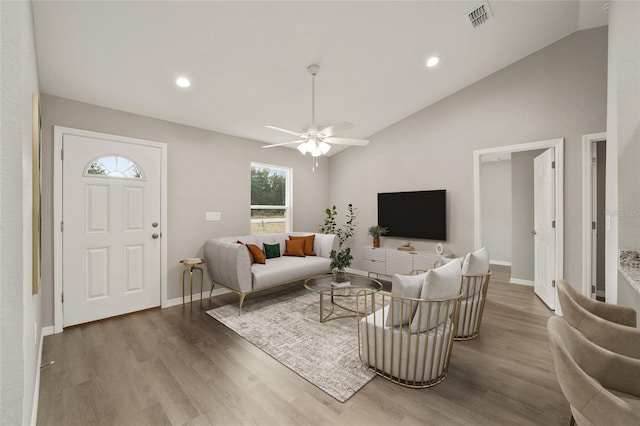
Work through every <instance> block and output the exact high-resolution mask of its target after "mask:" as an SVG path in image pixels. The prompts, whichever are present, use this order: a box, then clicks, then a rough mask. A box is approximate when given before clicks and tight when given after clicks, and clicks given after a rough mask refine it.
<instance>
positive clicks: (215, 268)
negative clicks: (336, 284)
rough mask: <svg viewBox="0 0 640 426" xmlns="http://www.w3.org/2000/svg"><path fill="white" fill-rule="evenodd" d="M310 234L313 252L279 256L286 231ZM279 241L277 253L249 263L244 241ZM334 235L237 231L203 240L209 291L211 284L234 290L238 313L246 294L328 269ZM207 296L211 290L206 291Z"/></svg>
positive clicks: (281, 253)
mask: <svg viewBox="0 0 640 426" xmlns="http://www.w3.org/2000/svg"><path fill="white" fill-rule="evenodd" d="M311 234H314V235H315V238H314V243H313V251H314V252H315V253H316V256H305V257H294V256H282V255H283V254H284V252H285V249H286V245H285V244H286V243H285V240H287V239H289V236H290V235H297V236H305V235H311ZM238 241H241V242H242V243H244V244H255V245H256V246H258V247H259V248H262V247H263V244H265V243H266V244H275V243H278V244H280V257H276V258H273V259H267V260H266V262H265V264H258V263H254V264H251V261H250V259H249V251H248V250H247V247H246V246H245V245H244V244H238V243H237V242H238ZM337 248H338V236H337V235H333V234H319V233H313V232H290V233H282V234H280V233H279V234H262V235H241V236H233V237H222V238H215V239H211V240H208V241H206V242H205V244H204V260H205V262H206V264H207V270H208V271H209V276H210V277H211V280H212V281H211V291H213V287H214V285H216V284H217V285H221V286H223V287H226V288H228V289H229V290H231V291H233V292H234V293H236V294H237V295H238V296H239V298H240V301H239V306H238V313H239V314H240V313H241V312H242V303H243V302H244V298H245V296H246V295H247V294H250V293H253V292H256V291H260V290H264V289H267V288H271V287H275V286H279V285H282V284H286V283H291V282H295V281H300V280H303V279H306V278H309V277H312V276H314V275H318V274H322V273H327V272H330V269H329V265H330V263H331V259H330V258H329V256H330V253H331V250H337ZM210 296H211V294H210Z"/></svg>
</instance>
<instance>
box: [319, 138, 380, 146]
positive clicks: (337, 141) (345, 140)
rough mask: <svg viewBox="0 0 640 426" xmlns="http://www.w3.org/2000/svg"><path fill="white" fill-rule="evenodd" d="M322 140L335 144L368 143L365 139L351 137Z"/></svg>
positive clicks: (363, 144)
mask: <svg viewBox="0 0 640 426" xmlns="http://www.w3.org/2000/svg"><path fill="white" fill-rule="evenodd" d="M323 140H324V141H325V142H329V143H333V144H336V145H355V146H365V145H367V144H368V143H369V141H368V140H365V139H351V138H324V139H323Z"/></svg>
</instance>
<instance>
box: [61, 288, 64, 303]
mask: <svg viewBox="0 0 640 426" xmlns="http://www.w3.org/2000/svg"><path fill="white" fill-rule="evenodd" d="M60 303H64V291H63V292H62V293H60Z"/></svg>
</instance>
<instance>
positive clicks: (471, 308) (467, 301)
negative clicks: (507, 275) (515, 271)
mask: <svg viewBox="0 0 640 426" xmlns="http://www.w3.org/2000/svg"><path fill="white" fill-rule="evenodd" d="M490 278H491V271H489V272H488V273H486V274H484V275H463V276H462V287H461V291H462V300H461V301H460V316H459V318H458V331H457V332H456V335H455V340H471V339H474V338H476V337H477V336H478V334H479V333H480V324H481V323H482V314H483V313H484V303H485V301H486V300H487V289H488V288H489V279H490Z"/></svg>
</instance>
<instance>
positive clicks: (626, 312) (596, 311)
mask: <svg viewBox="0 0 640 426" xmlns="http://www.w3.org/2000/svg"><path fill="white" fill-rule="evenodd" d="M558 297H559V298H560V306H561V307H562V312H563V313H564V309H565V308H564V306H565V304H567V303H566V302H565V304H563V303H562V302H563V300H565V301H567V300H569V299H572V300H573V301H574V302H575V303H577V304H578V305H579V306H581V307H582V308H583V309H585V310H586V311H588V312H590V313H592V314H593V315H596V316H598V317H600V318H602V319H605V320H607V321H611V322H615V323H617V324H620V325H626V326H629V327H636V311H635V309H633V308H630V307H628V306H622V305H612V304H610V303H604V302H599V301H597V300H593V299H591V298H589V297H587V296H585V295H584V294H582V293H579V292H578V291H577V290H576V289H575V288H573V287H572V286H571V285H570V284H569V283H568V282H566V281H565V280H558Z"/></svg>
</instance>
